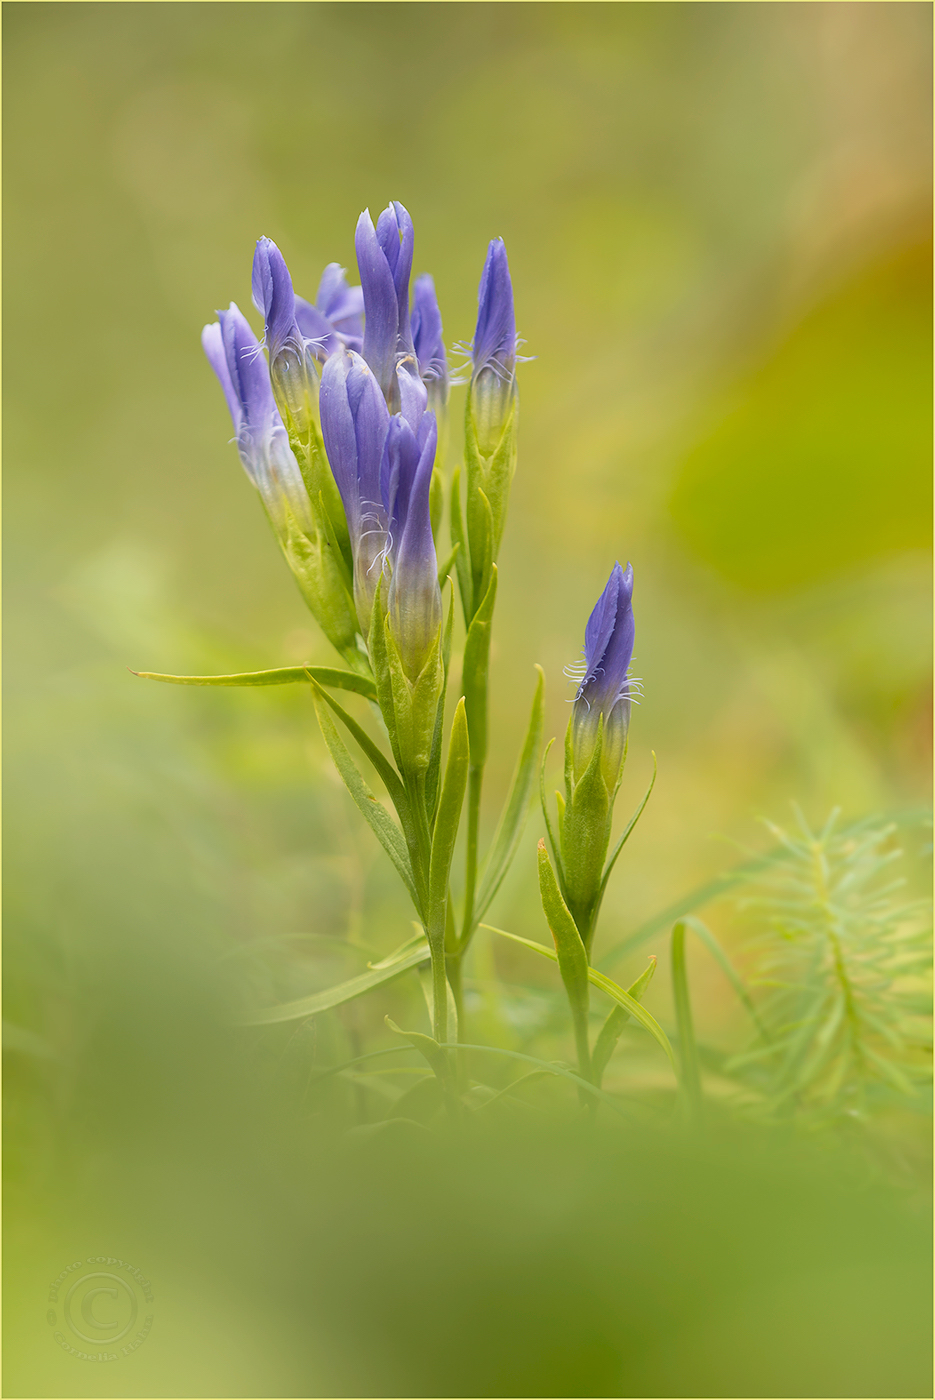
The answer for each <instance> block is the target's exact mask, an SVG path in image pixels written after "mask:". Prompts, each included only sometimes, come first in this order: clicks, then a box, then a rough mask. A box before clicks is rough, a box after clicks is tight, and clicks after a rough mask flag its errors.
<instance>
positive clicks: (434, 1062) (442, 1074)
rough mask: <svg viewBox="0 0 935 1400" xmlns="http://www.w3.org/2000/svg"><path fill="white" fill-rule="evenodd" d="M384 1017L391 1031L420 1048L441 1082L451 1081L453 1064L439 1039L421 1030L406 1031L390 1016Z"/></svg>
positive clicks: (421, 1053)
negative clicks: (449, 1061)
mask: <svg viewBox="0 0 935 1400" xmlns="http://www.w3.org/2000/svg"><path fill="white" fill-rule="evenodd" d="M383 1019H384V1021H385V1022H386V1024H387V1025H388V1026H389V1028H390V1030H391V1031H393V1032H394V1033H395V1034H396V1035H401V1036H403V1037H404V1039H406V1040H408V1041H409V1044H410V1045H411V1046H412V1048H413V1049H414V1050H418V1052H419V1054H420V1055H421V1056H422V1057H423V1059H424V1060H425V1061H426V1062H427V1063H428V1064H429V1065H430V1066H431V1068H432V1070H433V1071H434V1073H435V1075H436V1076H437V1078H438V1080H439V1082H440V1083H441V1084H448V1083H449V1082H450V1080H451V1066H450V1064H449V1063H448V1055H447V1052H446V1051H445V1050H444V1049H443V1048H442V1047H441V1046H440V1045H439V1043H438V1041H437V1040H435V1039H433V1037H432V1036H430V1035H423V1034H422V1032H421V1031H404V1030H403V1029H402V1028H401V1027H400V1026H397V1024H396V1022H395V1021H393V1020H391V1019H390V1017H389V1016H384V1018H383Z"/></svg>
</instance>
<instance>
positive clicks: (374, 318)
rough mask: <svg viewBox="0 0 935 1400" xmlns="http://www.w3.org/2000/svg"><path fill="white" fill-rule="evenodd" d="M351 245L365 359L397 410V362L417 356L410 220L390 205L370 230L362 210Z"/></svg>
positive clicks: (370, 223) (398, 207)
mask: <svg viewBox="0 0 935 1400" xmlns="http://www.w3.org/2000/svg"><path fill="white" fill-rule="evenodd" d="M354 241H355V246H356V250H357V265H358V268H359V269H360V281H361V286H362V287H363V294H364V345H363V355H364V359H365V360H366V361H367V363H368V365H369V366H370V368H371V369H372V370H373V372H374V374H375V375H376V377H377V382H378V384H379V385H380V388H381V389H382V391H383V394H384V397H385V398H386V400H387V403H388V404H389V405H390V407H391V408H392V409H394V410H395V409H397V408H398V407H399V398H398V386H397V379H396V365H397V362H398V361H399V360H400V359H402V358H404V357H405V356H407V355H413V356H414V354H415V350H414V347H413V343H412V329H411V326H410V322H409V276H410V273H411V271H412V249H413V241H414V234H413V229H412V220H411V219H410V217H409V214H408V213H407V211H406V210H405V209H404V208H403V206H402V205H401V204H399V203H398V202H396V201H394V202H393V203H392V204H390V205H389V207H388V208H386V209H384V211H383V213H382V214H381V215H380V217H379V219H378V220H377V226H376V228H374V226H373V220H372V219H371V217H370V211H369V210H368V209H365V210H364V212H363V213H362V214H361V216H360V218H359V219H358V221H357V233H356V235H355V240H354Z"/></svg>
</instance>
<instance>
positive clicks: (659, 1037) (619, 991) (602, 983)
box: [480, 924, 678, 1074]
mask: <svg viewBox="0 0 935 1400" xmlns="http://www.w3.org/2000/svg"><path fill="white" fill-rule="evenodd" d="M480 927H481V928H485V929H488V930H489V931H490V932H491V933H499V935H500V937H501V938H512V940H513V942H514V943H522V944H523V946H524V947H525V948H531V949H532V951H533V952H534V953H540V954H541V955H542V957H544V958H549V959H550V960H551V961H552V962H558V954H557V953H554V952H553V951H552V949H551V948H547V947H546V946H545V944H544V943H534V942H533V941H532V939H531V938H520V936H519V934H517V933H507V931H506V929H504V928H494V926H493V924H481V925H480ZM588 981H589V982H590V983H591V986H592V987H598V988H600V990H601V991H602V992H605V993H606V994H607V996H609V997H610V998H611V999H612V1000H613V1001H616V1002H617V1003H618V1004H619V1005H620V1006H622V1007H623V1008H624V1010H625V1011H628V1012H629V1013H630V1015H631V1016H632V1017H633V1020H634V1021H638V1022H639V1024H640V1025H641V1026H642V1027H643V1029H644V1030H647V1031H649V1034H650V1035H651V1036H652V1038H653V1040H655V1041H656V1043H657V1044H658V1045H660V1046H661V1047H662V1049H663V1050H664V1051H665V1053H666V1056H667V1058H668V1061H669V1063H670V1065H671V1066H672V1068H673V1069H674V1070H675V1071H676V1074H678V1067H677V1065H676V1062H675V1054H674V1052H673V1050H672V1046H671V1044H670V1042H669V1037H668V1036H667V1035H666V1033H665V1031H664V1030H663V1029H662V1027H661V1026H660V1024H659V1022H658V1021H657V1020H656V1018H655V1017H654V1016H651V1015H650V1014H649V1012H648V1011H647V1010H646V1008H645V1007H643V1006H640V1004H639V1002H638V1001H635V1000H634V999H633V997H631V996H630V994H629V992H625V991H624V990H623V988H622V987H618V985H617V983H616V982H613V981H612V980H611V979H610V978H609V977H607V976H605V974H604V973H603V972H598V970H597V968H596V967H589V968H588Z"/></svg>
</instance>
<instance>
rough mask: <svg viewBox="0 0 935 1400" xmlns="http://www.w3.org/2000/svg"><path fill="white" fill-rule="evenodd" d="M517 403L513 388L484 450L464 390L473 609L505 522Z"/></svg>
mask: <svg viewBox="0 0 935 1400" xmlns="http://www.w3.org/2000/svg"><path fill="white" fill-rule="evenodd" d="M517 421H518V407H517V399H516V394H515V392H514V393H513V394H512V395H511V398H510V408H509V412H508V414H507V416H506V418H505V420H504V423H503V430H502V432H501V434H500V439H499V442H498V443H497V445H496V447H495V448H494V450H493V451H492V452H489V453H485V452H483V451H482V450H481V447H480V444H479V442H478V433H477V424H476V423H475V420H474V414H473V412H472V399H471V393H470V392H469V393H468V403H467V414H466V420H465V433H464V468H465V475H466V477H467V505H466V512H465V516H466V525H467V537H468V541H469V553H470V566H471V576H472V587H473V601H474V609H473V610H474V611H476V610H477V608H478V606H479V605H480V602H481V599H482V598H483V597H484V595H485V593H486V592H487V585H488V581H489V572H490V567H491V565H492V564H493V563H495V562H496V559H497V556H498V554H499V552H500V543H501V541H502V539H503V530H504V526H505V525H506V512H507V505H508V503H509V498H510V484H511V483H512V480H513V475H514V473H515V471H516V429H517Z"/></svg>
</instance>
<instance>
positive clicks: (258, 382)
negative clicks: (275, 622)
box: [201, 302, 357, 655]
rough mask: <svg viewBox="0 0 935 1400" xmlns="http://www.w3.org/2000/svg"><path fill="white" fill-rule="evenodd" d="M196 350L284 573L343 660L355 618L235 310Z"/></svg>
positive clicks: (249, 336) (350, 647)
mask: <svg viewBox="0 0 935 1400" xmlns="http://www.w3.org/2000/svg"><path fill="white" fill-rule="evenodd" d="M218 317H219V320H218V321H216V322H214V324H213V325H209V326H205V328H204V330H203V331H202V334H201V343H202V345H203V347H204V351H205V354H206V355H207V357H208V361H209V363H210V365H211V368H212V369H213V370H214V372H215V374H216V375H217V377H218V379H219V380H220V382H221V388H222V389H223V390H224V397H225V398H226V400H227V407H228V409H229V410H230V415H231V418H232V419H233V423H234V433H235V441H236V443H237V451H238V452H239V454H240V460H241V462H242V463H243V465H244V469H245V470H246V473H247V475H248V476H249V478H250V480H251V481H252V482H253V484H254V486H255V487H256V488H257V490H258V491H259V493H260V496H261V498H262V501H263V504H264V506H265V507H266V512H267V514H268V516H269V518H270V521H271V523H272V525H273V528H274V530H275V531H276V534H277V536H278V538H279V541H280V544H281V545H282V549H283V552H284V554H285V556H286V559H287V561H288V563H289V567H290V568H291V569H292V572H293V573H294V574H295V576H296V579H297V580H298V583H299V586H300V588H301V589H302V592H303V594H304V596H305V599H306V601H307V603H308V605H309V607H310V608H311V610H312V612H313V613H314V615H315V617H316V618H317V619H318V621H319V623H320V624H321V626H322V629H323V631H324V632H325V635H326V636H327V637H328V638H329V639H330V641H332V642H333V643H334V645H335V646H336V647H337V649H338V650H339V651H341V652H342V653H344V654H348V653H350V654H351V655H353V653H354V652H355V651H356V642H355V634H356V630H357V623H356V618H354V616H353V612H352V610H351V607H350V600H349V599H348V597H347V594H346V591H345V590H344V588H343V586H342V585H341V583H340V580H339V578H338V577H337V574H336V569H335V563H334V558H333V556H332V554H331V551H330V546H328V545H327V544H326V543H325V542H323V541H322V539H321V533H320V531H319V529H318V525H317V523H316V520H315V515H314V511H313V508H312V504H311V502H310V500H309V496H308V491H307V490H306V487H305V482H304V481H303V479H302V473H301V471H300V469H299V464H298V462H297V461H296V458H295V456H294V454H293V452H292V450H291V448H290V446H289V440H288V437H287V435H286V430H285V427H284V425H283V421H282V418H281V417H280V415H279V411H278V409H277V407H276V404H275V402H274V399H273V392H272V388H271V385H270V374H269V368H268V366H267V363H266V359H265V357H264V355H263V351H262V347H261V345H260V344H259V342H258V340H257V338H256V336H255V335H254V334H253V331H252V330H251V329H250V326H249V324H248V323H247V320H246V318H245V317H244V316H243V315H242V313H241V312H240V310H239V309H238V308H237V306H235V305H234V303H233V302H231V305H230V309H229V310H228V311H219V312H218Z"/></svg>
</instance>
